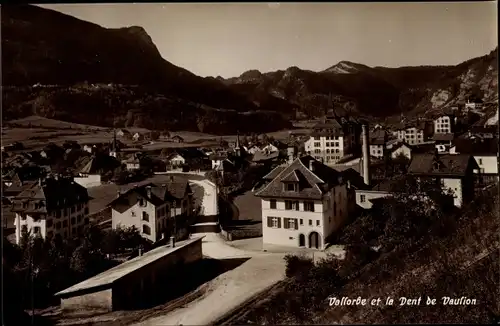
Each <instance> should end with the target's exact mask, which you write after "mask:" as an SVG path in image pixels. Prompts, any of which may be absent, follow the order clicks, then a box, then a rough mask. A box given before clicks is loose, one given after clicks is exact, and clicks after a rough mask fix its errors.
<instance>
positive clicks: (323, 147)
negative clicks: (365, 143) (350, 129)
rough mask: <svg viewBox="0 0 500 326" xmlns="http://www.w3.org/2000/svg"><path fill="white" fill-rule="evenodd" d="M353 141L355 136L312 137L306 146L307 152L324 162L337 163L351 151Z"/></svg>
mask: <svg viewBox="0 0 500 326" xmlns="http://www.w3.org/2000/svg"><path fill="white" fill-rule="evenodd" d="M353 141H354V136H352V137H344V136H338V137H336V136H331V137H323V136H322V137H310V138H309V139H308V140H307V141H306V142H305V143H304V146H305V150H306V152H308V153H310V155H311V156H312V157H314V158H315V159H316V160H318V161H323V163H324V164H335V163H336V162H338V161H339V160H340V159H341V158H342V157H344V156H345V155H346V154H347V153H349V152H350V150H351V149H352V146H353Z"/></svg>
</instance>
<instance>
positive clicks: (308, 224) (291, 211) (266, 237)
mask: <svg viewBox="0 0 500 326" xmlns="http://www.w3.org/2000/svg"><path fill="white" fill-rule="evenodd" d="M264 179H265V180H267V181H268V183H267V184H266V185H265V186H263V187H262V188H261V189H260V190H259V191H257V192H256V194H255V195H256V196H258V197H260V198H261V202H262V221H263V222H262V229H263V231H262V235H263V240H262V241H263V245H264V246H265V245H278V246H290V247H308V248H317V249H324V247H325V238H327V237H328V236H329V235H331V234H332V232H334V231H336V230H337V229H338V228H339V227H341V226H342V225H343V224H344V223H345V222H346V220H347V219H348V216H349V213H350V212H351V210H353V209H354V207H355V198H354V196H355V194H354V190H353V189H352V188H351V185H350V181H348V178H347V177H346V176H345V175H344V173H341V172H338V171H336V170H334V169H332V168H330V167H328V166H326V165H324V164H322V163H321V162H319V161H317V160H315V159H314V158H313V157H311V156H310V155H308V156H305V157H301V158H297V159H295V160H294V161H293V162H292V163H291V164H290V165H288V166H279V167H277V168H275V169H274V170H273V171H271V172H270V173H269V174H268V175H266V176H265V177H264Z"/></svg>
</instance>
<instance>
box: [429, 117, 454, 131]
mask: <svg viewBox="0 0 500 326" xmlns="http://www.w3.org/2000/svg"><path fill="white" fill-rule="evenodd" d="M456 122H457V117H455V116H454V115H453V114H450V113H443V114H439V115H436V116H434V122H433V123H434V134H451V133H453V132H455V131H456V130H455V125H456Z"/></svg>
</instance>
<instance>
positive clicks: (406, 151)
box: [390, 142, 412, 159]
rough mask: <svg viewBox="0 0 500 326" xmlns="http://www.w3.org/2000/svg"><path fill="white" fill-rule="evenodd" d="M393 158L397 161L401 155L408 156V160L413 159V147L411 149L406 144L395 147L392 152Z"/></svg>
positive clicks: (402, 143)
mask: <svg viewBox="0 0 500 326" xmlns="http://www.w3.org/2000/svg"><path fill="white" fill-rule="evenodd" d="M390 152H391V158H392V159H395V158H397V157H399V156H401V155H404V156H406V157H407V158H408V159H411V152H412V147H410V146H409V145H408V144H406V143H405V142H401V143H399V144H398V145H396V146H394V147H392V148H391V150H390Z"/></svg>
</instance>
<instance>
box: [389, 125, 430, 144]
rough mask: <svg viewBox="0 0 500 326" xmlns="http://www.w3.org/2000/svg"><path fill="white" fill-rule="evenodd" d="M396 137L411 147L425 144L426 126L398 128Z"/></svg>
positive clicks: (402, 126)
mask: <svg viewBox="0 0 500 326" xmlns="http://www.w3.org/2000/svg"><path fill="white" fill-rule="evenodd" d="M395 136H396V137H397V138H398V139H399V140H402V141H404V142H406V143H407V144H409V145H418V144H422V143H424V142H425V124H424V123H419V124H416V125H411V124H406V125H401V126H398V127H397V129H396V131H395Z"/></svg>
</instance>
